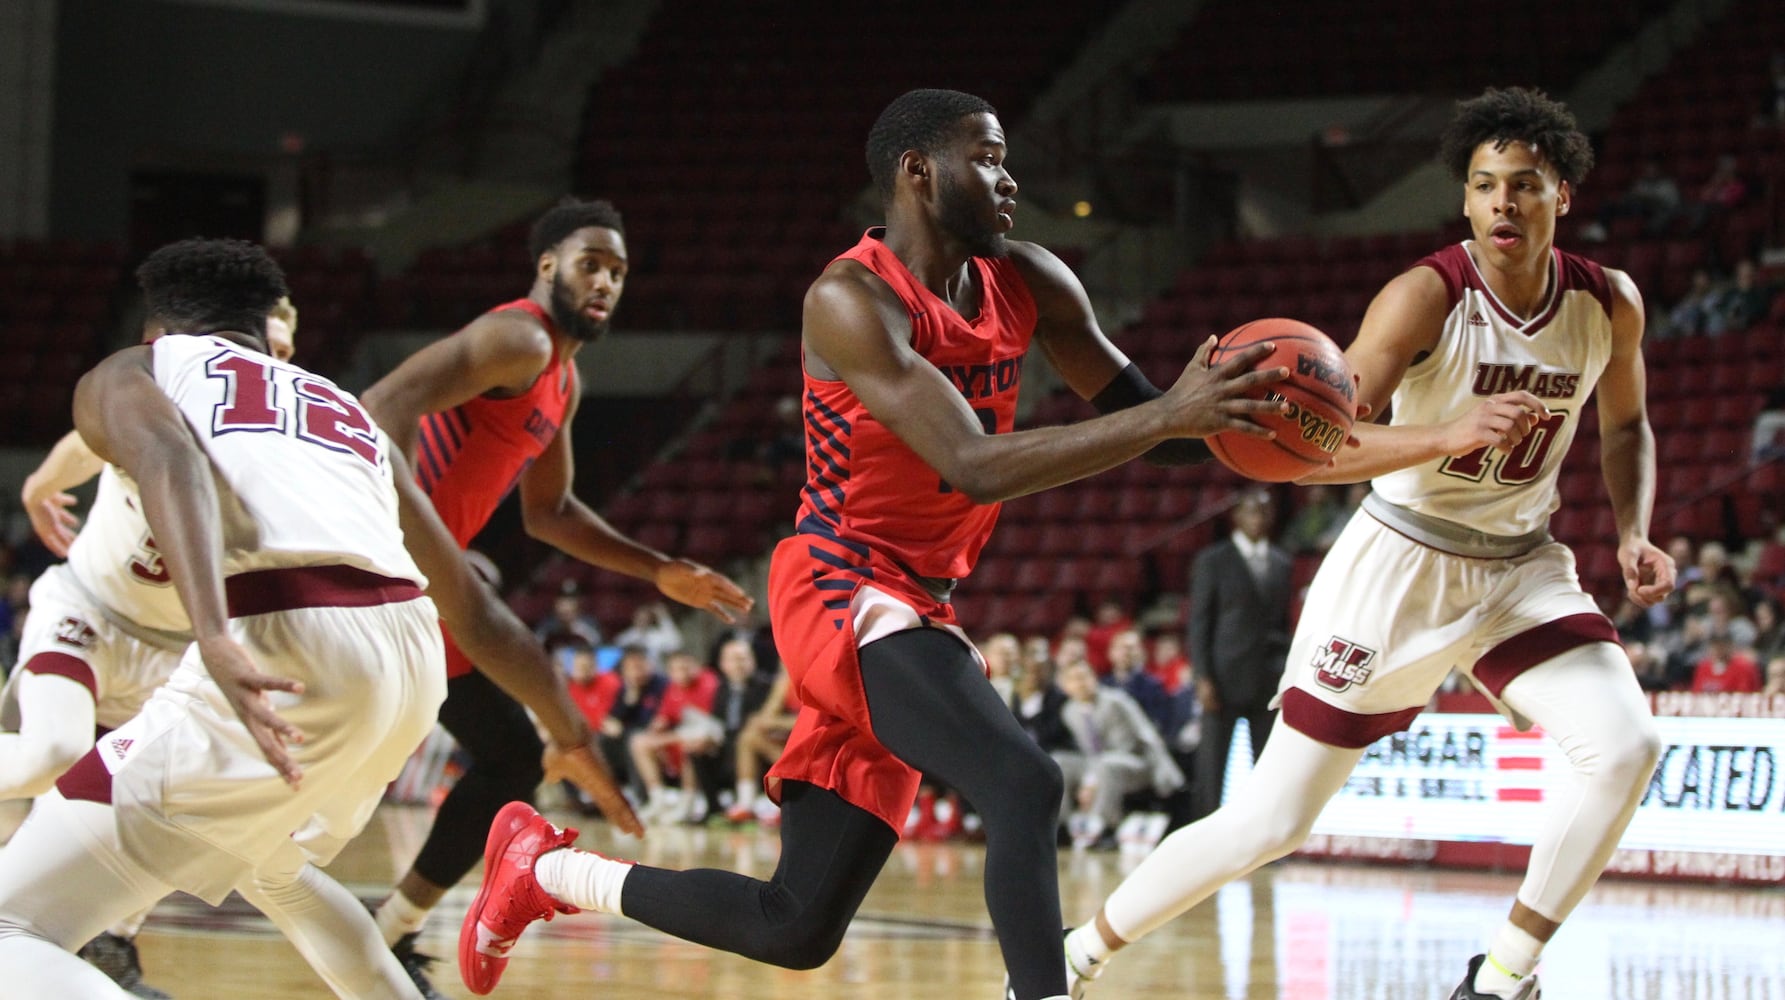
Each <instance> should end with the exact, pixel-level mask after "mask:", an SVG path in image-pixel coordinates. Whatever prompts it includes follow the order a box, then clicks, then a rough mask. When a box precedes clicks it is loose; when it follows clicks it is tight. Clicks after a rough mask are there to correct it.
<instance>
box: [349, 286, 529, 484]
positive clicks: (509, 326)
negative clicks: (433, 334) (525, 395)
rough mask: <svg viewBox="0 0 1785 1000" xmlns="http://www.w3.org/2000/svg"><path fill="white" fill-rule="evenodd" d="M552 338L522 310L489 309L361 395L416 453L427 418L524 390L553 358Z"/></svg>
mask: <svg viewBox="0 0 1785 1000" xmlns="http://www.w3.org/2000/svg"><path fill="white" fill-rule="evenodd" d="M552 351H553V347H552V338H551V335H550V334H548V333H546V331H545V328H544V327H542V326H540V325H539V322H538V320H536V319H534V318H533V317H532V316H531V315H529V314H527V313H524V312H520V311H518V310H508V311H504V312H494V313H488V314H485V315H483V316H480V317H478V318H477V319H476V320H474V321H472V323H471V324H470V325H469V326H467V327H465V328H464V329H463V330H460V331H459V332H457V333H455V334H453V335H452V336H450V337H446V338H444V339H441V340H437V341H435V342H434V343H432V344H429V345H428V346H426V347H424V348H422V349H421V350H419V351H416V352H415V353H414V354H412V355H410V356H409V357H407V358H405V359H404V360H403V363H402V364H400V365H398V366H397V367H396V369H395V370H394V371H392V372H391V373H390V374H389V375H386V376H384V377H383V378H381V379H379V380H378V381H377V382H376V383H374V384H373V385H372V387H371V388H370V389H367V390H366V391H365V392H364V393H363V394H361V395H360V402H361V403H362V404H363V405H364V406H365V407H366V410H367V411H368V412H370V413H371V414H372V419H373V420H376V421H377V422H378V426H379V427H382V428H384V432H385V433H386V434H389V435H390V436H391V440H393V441H395V442H396V443H397V447H399V448H401V449H402V450H403V454H404V455H406V456H408V457H410V458H411V459H413V458H414V456H415V436H416V433H417V425H418V424H419V422H420V421H421V418H422V417H423V416H424V415H426V414H429V413H439V412H440V411H441V410H446V409H450V408H452V407H454V406H457V405H459V404H460V403H463V402H465V401H466V400H469V399H474V398H476V397H478V396H481V395H483V394H484V393H486V392H490V391H492V390H497V389H503V390H509V391H512V392H521V391H524V390H525V389H526V388H527V387H528V386H530V385H532V384H533V380H534V379H535V378H538V377H539V373H540V372H542V371H544V370H545V368H546V366H547V365H549V364H551V361H552Z"/></svg>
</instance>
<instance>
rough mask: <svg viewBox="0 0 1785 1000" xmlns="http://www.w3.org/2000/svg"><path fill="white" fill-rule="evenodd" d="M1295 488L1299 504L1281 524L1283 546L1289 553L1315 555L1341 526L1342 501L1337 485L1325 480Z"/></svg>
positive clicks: (1342, 520) (1334, 535) (1322, 550)
mask: <svg viewBox="0 0 1785 1000" xmlns="http://www.w3.org/2000/svg"><path fill="white" fill-rule="evenodd" d="M1299 492H1300V495H1301V506H1299V507H1297V508H1296V510H1295V513H1294V514H1291V515H1290V516H1289V523H1288V524H1287V525H1285V526H1284V528H1283V538H1282V544H1283V548H1285V549H1287V550H1288V551H1289V554H1290V555H1296V556H1302V555H1318V554H1320V553H1322V552H1325V551H1326V550H1327V549H1329V548H1331V547H1332V544H1333V539H1334V538H1337V537H1338V535H1339V531H1340V529H1342V528H1344V527H1345V520H1346V513H1347V512H1346V510H1345V505H1344V504H1343V503H1342V502H1340V500H1339V494H1338V490H1337V488H1336V487H1333V486H1329V485H1327V484H1326V483H1316V484H1314V485H1312V486H1308V487H1305V488H1303V489H1302V490H1300V491H1299Z"/></svg>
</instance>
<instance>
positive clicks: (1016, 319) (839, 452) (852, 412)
mask: <svg viewBox="0 0 1785 1000" xmlns="http://www.w3.org/2000/svg"><path fill="white" fill-rule="evenodd" d="M882 233H884V230H883V229H878V228H876V229H870V230H868V232H867V234H866V235H864V236H863V237H862V239H861V242H860V243H857V244H856V245H855V247H854V248H853V249H851V250H849V251H848V252H846V253H844V254H842V255H841V256H840V257H838V258H837V259H838V260H854V261H858V262H860V263H861V264H862V266H864V267H866V268H867V269H868V270H870V271H873V272H874V273H875V274H877V275H879V276H880V277H881V278H882V279H884V280H885V281H886V283H887V284H888V285H890V286H892V290H893V293H894V294H896V295H897V296H898V297H899V300H900V301H901V302H903V303H904V305H905V308H906V310H907V312H909V313H910V316H911V347H912V349H913V350H915V351H916V352H917V353H918V354H919V355H921V356H923V357H924V358H925V359H926V360H928V361H929V362H930V363H931V364H932V365H935V366H936V368H937V369H938V370H940V371H941V372H942V374H943V375H945V376H947V377H948V380H949V381H950V382H952V383H954V386H955V388H956V389H958V390H960V392H961V394H962V395H964V396H966V397H967V402H968V405H970V406H972V407H973V411H974V412H975V413H976V414H978V416H979V420H980V423H981V424H982V425H984V427H985V429H986V430H987V431H989V432H992V433H1003V432H1007V431H1009V430H1010V429H1011V425H1012V423H1013V422H1014V420H1015V418H1016V396H1017V388H1018V385H1019V383H1020V381H1021V375H1022V363H1023V355H1024V353H1026V352H1027V351H1028V349H1029V340H1030V337H1031V336H1032V335H1033V334H1034V332H1035V315H1036V313H1035V300H1034V298H1033V297H1031V296H1030V294H1029V286H1028V284H1027V283H1026V282H1024V281H1023V278H1022V276H1021V275H1020V274H1019V273H1018V272H1017V269H1016V265H1015V264H1014V263H1013V262H1012V261H1010V260H1009V259H1008V258H1006V259H1002V260H993V259H987V258H981V257H975V258H973V259H972V266H973V267H974V268H975V269H976V270H977V272H978V277H979V287H980V304H979V315H977V316H975V317H974V318H972V319H965V318H963V317H962V316H961V315H960V314H959V313H957V312H955V311H954V309H952V308H951V307H950V306H949V305H948V303H946V302H944V301H942V299H940V298H938V297H937V296H936V294H935V293H933V292H931V291H930V290H929V289H928V288H925V287H924V286H923V284H922V283H921V282H919V281H918V280H917V278H916V276H914V275H913V274H912V273H911V272H910V271H909V270H907V269H906V268H905V265H904V264H903V263H902V262H900V260H899V258H898V257H896V256H894V254H893V252H892V251H891V250H888V249H887V248H886V245H885V244H884V243H882V242H881V239H880V238H881V235H882ZM803 402H804V407H803V408H804V417H805V424H806V466H807V470H808V471H807V478H806V485H805V488H804V489H803V490H801V492H800V510H799V531H801V532H803V533H806V534H816V535H822V536H824V537H827V538H834V539H837V540H838V541H840V542H843V543H845V544H850V543H854V544H859V545H866V546H868V547H870V548H873V549H875V550H877V551H879V552H881V553H882V554H884V555H887V556H889V557H891V558H892V559H894V560H895V561H897V562H898V563H899V564H901V565H902V566H904V567H905V568H906V569H907V570H908V571H910V572H912V573H916V574H918V575H920V576H928V577H942V578H959V577H963V576H966V575H967V574H968V572H970V571H971V570H972V569H973V564H974V561H975V560H976V559H978V557H979V550H980V549H981V548H982V547H983V546H984V545H985V542H986V538H987V537H988V536H989V535H990V534H991V530H992V525H993V524H995V523H997V520H998V509H999V505H998V504H995V503H991V504H976V503H974V502H973V501H972V500H970V499H968V498H967V497H966V496H965V495H964V494H962V493H960V492H959V491H957V490H955V489H953V488H952V487H950V486H949V485H948V484H947V483H945V482H943V481H942V479H941V477H940V476H938V475H937V473H936V470H934V469H932V468H930V467H929V465H927V464H925V462H924V460H923V459H921V458H919V457H918V456H917V453H916V452H914V451H912V450H911V449H910V448H909V447H907V446H906V445H905V443H904V442H903V441H901V440H900V439H899V438H898V436H897V435H895V434H894V433H893V432H892V431H890V430H888V429H887V428H886V426H885V425H884V424H882V423H880V422H879V421H877V420H875V419H874V417H873V415H872V414H870V413H869V412H868V410H867V407H865V406H863V405H862V403H861V400H859V399H857V398H856V396H855V393H854V392H852V391H850V389H849V386H848V385H847V384H845V383H844V382H843V381H841V380H836V381H825V380H821V379H815V378H813V377H812V376H811V375H810V374H807V375H806V376H805V398H804V401H803Z"/></svg>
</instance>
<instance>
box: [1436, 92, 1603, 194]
mask: <svg viewBox="0 0 1785 1000" xmlns="http://www.w3.org/2000/svg"><path fill="white" fill-rule="evenodd" d="M1484 142H1491V143H1493V144H1494V148H1495V149H1504V148H1505V147H1506V144H1507V143H1510V142H1526V143H1530V144H1531V145H1532V146H1534V147H1536V149H1537V150H1538V152H1539V153H1541V154H1542V155H1543V157H1544V159H1546V160H1548V161H1549V163H1550V165H1551V166H1553V167H1555V168H1556V173H1557V174H1559V175H1561V178H1562V179H1563V180H1565V181H1567V182H1568V183H1569V184H1571V185H1573V184H1579V183H1580V182H1581V181H1582V180H1585V179H1586V176H1587V171H1589V170H1591V169H1593V147H1592V145H1591V144H1589V143H1588V142H1587V137H1586V136H1585V135H1582V134H1581V131H1580V128H1579V126H1577V125H1576V124H1575V122H1574V113H1573V112H1571V111H1569V110H1568V106H1567V105H1565V104H1563V103H1562V102H1561V101H1557V100H1553V99H1551V98H1550V96H1549V95H1548V94H1545V93H1544V92H1543V91H1541V90H1535V89H1532V88H1528V87H1505V88H1498V87H1489V88H1488V89H1487V90H1486V91H1485V92H1483V93H1482V95H1481V96H1480V97H1475V98H1471V99H1470V100H1467V101H1458V102H1457V107H1456V116H1455V117H1454V118H1452V119H1451V121H1450V125H1449V126H1447V127H1446V128H1445V130H1444V136H1443V138H1442V139H1440V140H1439V143H1438V161H1439V162H1440V163H1443V164H1444V165H1445V167H1447V168H1449V170H1450V172H1451V174H1452V175H1453V176H1454V177H1456V178H1457V179H1458V180H1462V179H1463V178H1465V177H1467V176H1468V174H1469V160H1470V158H1471V157H1473V156H1474V155H1475V150H1476V148H1477V147H1479V146H1480V145H1481V144H1482V143H1484Z"/></svg>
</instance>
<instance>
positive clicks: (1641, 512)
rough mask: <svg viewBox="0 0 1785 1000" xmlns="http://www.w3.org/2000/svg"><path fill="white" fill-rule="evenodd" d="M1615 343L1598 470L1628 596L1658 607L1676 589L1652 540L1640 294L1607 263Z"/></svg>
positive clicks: (1603, 379) (1669, 561) (1603, 389)
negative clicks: (1607, 498) (1614, 525)
mask: <svg viewBox="0 0 1785 1000" xmlns="http://www.w3.org/2000/svg"><path fill="white" fill-rule="evenodd" d="M1605 276H1606V278H1607V279H1608V280H1609V282H1610V284H1611V293H1612V312H1611V330H1612V348H1611V358H1610V360H1608V361H1607V362H1606V365H1605V372H1604V373H1603V374H1601V375H1600V376H1599V385H1598V387H1597V388H1596V389H1595V391H1594V395H1595V396H1596V397H1598V406H1599V467H1600V472H1601V474H1603V475H1604V476H1605V488H1606V492H1607V493H1609V494H1610V496H1611V508H1612V513H1613V514H1614V515H1615V516H1616V518H1617V524H1618V566H1619V568H1620V569H1622V570H1623V573H1624V588H1625V590H1626V591H1627V592H1628V593H1629V595H1630V600H1631V601H1633V602H1635V603H1636V604H1637V605H1639V606H1641V607H1645V608H1647V607H1653V606H1654V605H1655V604H1657V603H1659V602H1661V601H1662V600H1665V599H1666V597H1667V595H1668V594H1670V593H1672V592H1673V586H1674V573H1675V571H1676V567H1675V566H1674V564H1673V558H1672V557H1671V556H1669V555H1668V554H1667V553H1666V552H1664V551H1662V550H1661V549H1660V548H1658V547H1656V546H1655V545H1654V544H1653V543H1651V542H1650V541H1649V518H1650V517H1651V516H1652V515H1653V514H1654V511H1655V432H1654V430H1653V429H1652V428H1651V427H1650V426H1649V410H1648V401H1647V396H1648V372H1647V370H1646V369H1645V368H1644V367H1643V360H1642V332H1643V309H1642V296H1641V294H1639V293H1638V292H1637V290H1636V285H1635V283H1634V282H1632V281H1631V280H1630V276H1629V275H1627V274H1625V273H1624V272H1622V271H1614V270H1612V269H1611V268H1607V269H1606V271H1605Z"/></svg>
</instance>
